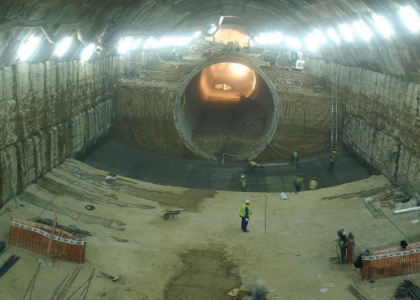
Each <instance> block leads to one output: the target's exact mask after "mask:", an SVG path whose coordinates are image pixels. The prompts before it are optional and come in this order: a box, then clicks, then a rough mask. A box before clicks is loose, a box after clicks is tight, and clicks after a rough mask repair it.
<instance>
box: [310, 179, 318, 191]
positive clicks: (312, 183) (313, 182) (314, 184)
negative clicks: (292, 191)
mask: <svg viewBox="0 0 420 300" xmlns="http://www.w3.org/2000/svg"><path fill="white" fill-rule="evenodd" d="M317 187H318V177H316V176H314V177H312V179H311V181H309V189H310V190H316V188H317Z"/></svg>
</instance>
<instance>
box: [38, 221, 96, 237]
mask: <svg viewBox="0 0 420 300" xmlns="http://www.w3.org/2000/svg"><path fill="white" fill-rule="evenodd" d="M34 222H36V223H40V224H45V225H48V226H53V224H54V220H51V219H42V218H37V219H36V220H35V221H34ZM55 228H57V229H61V230H64V231H66V232H68V233H70V234H72V235H75V236H77V237H81V238H83V237H86V236H92V234H91V233H90V232H88V231H84V230H81V229H79V228H77V227H76V226H75V225H69V226H63V225H60V224H58V223H57V224H56V226H55Z"/></svg>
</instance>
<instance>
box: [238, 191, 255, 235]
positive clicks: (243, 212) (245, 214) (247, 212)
mask: <svg viewBox="0 0 420 300" xmlns="http://www.w3.org/2000/svg"><path fill="white" fill-rule="evenodd" d="M249 204H250V201H249V199H246V200H245V203H244V204H242V206H241V209H240V211H239V216H240V217H241V219H242V222H241V229H242V231H243V232H249V231H248V229H247V227H248V222H249V217H250V216H251V214H252V211H251V209H250V208H249Z"/></svg>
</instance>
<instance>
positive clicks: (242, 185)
mask: <svg viewBox="0 0 420 300" xmlns="http://www.w3.org/2000/svg"><path fill="white" fill-rule="evenodd" d="M239 188H240V189H241V191H242V192H245V189H246V179H245V175H241V179H239Z"/></svg>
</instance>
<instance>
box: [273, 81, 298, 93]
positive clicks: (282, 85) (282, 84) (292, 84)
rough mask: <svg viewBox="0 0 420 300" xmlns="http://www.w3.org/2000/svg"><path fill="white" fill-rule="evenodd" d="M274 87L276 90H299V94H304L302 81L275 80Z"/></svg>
mask: <svg viewBox="0 0 420 300" xmlns="http://www.w3.org/2000/svg"><path fill="white" fill-rule="evenodd" d="M274 86H275V87H276V90H287V89H297V90H299V93H301V92H302V80H300V79H285V78H275V79H274Z"/></svg>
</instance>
